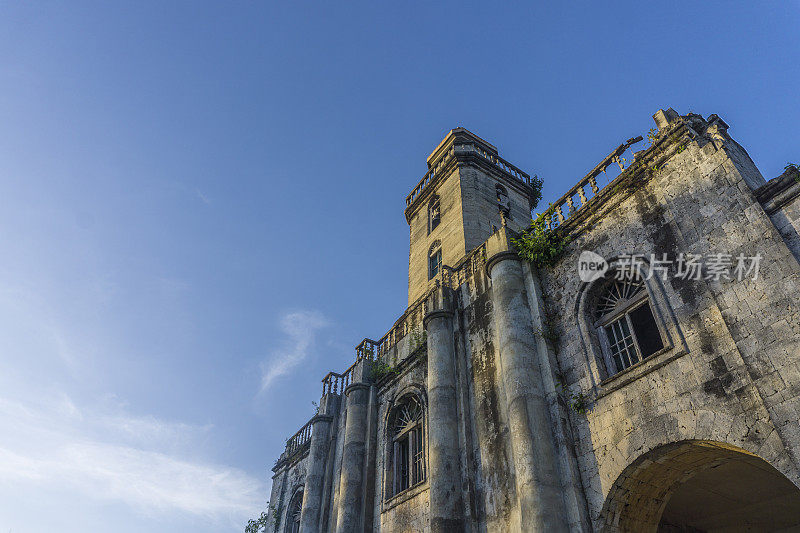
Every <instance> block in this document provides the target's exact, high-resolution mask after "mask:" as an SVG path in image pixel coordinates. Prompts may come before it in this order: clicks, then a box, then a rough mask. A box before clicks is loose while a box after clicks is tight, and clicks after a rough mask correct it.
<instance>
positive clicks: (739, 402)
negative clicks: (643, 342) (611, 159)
mask: <svg viewBox="0 0 800 533" xmlns="http://www.w3.org/2000/svg"><path fill="white" fill-rule="evenodd" d="M695 128H697V129H700V130H702V131H701V132H699V133H701V135H698V136H696V138H695V139H694V140H691V141H688V142H687V141H685V140H678V141H675V142H679V143H681V144H680V145H679V146H678V147H677V149H675V148H671V147H669V146H663V147H662V149H663V150H672V151H673V153H672V155H671V156H669V157H668V158H667V159H666V160H664V161H663V162H662V163H661V164H660V165H659V166H657V167H656V169H655V170H653V167H655V165H653V167H650V168H649V169H648V172H647V175H644V176H642V177H641V178H639V179H640V180H642V181H643V180H645V179H646V181H644V182H641V181H640V182H639V183H636V184H635V186H634V187H633V188H631V189H626V188H624V187H621V188H620V191H619V193H618V195H617V196H618V198H610V199H609V200H607V201H606V203H605V205H604V208H601V209H598V210H597V211H596V212H595V213H593V215H592V216H590V217H587V218H586V220H584V221H583V222H582V227H581V228H580V232H579V236H578V238H577V239H576V240H575V241H574V242H573V243H572V244H571V245H570V247H569V251H568V253H567V254H566V255H565V257H564V258H563V259H562V260H561V261H560V262H559V264H558V265H556V266H555V267H554V268H553V269H552V270H549V271H546V272H543V274H542V276H543V280H544V292H545V295H546V305H547V309H546V311H547V313H548V315H549V316H550V317H551V319H552V321H553V325H554V328H555V331H556V334H557V335H558V337H559V341H558V351H557V353H558V364H559V367H560V369H561V372H562V373H563V376H564V378H565V381H566V384H567V385H568V387H569V388H570V389H571V391H573V393H577V392H578V391H580V392H583V393H584V394H586V395H588V396H589V397H590V398H591V402H592V405H591V410H590V411H589V412H588V413H586V414H578V413H575V412H572V413H571V416H570V418H571V423H572V429H573V433H574V434H575V435H576V437H577V444H576V451H577V453H578V457H579V462H580V468H581V477H582V479H583V481H584V484H585V493H586V496H587V499H588V502H589V506H590V510H591V516H592V520H593V522H594V524H595V527H596V528H600V527H601V526H602V525H603V524H606V521H607V520H613V517H612V516H605V515H604V512H606V514H607V511H608V509H607V508H606V509H605V511H604V505H606V504H607V497H608V495H609V493H610V492H611V490H612V487H613V486H614V484H615V483H616V482H617V480H618V478H619V476H620V474H621V473H622V472H623V470H624V469H625V468H626V467H627V466H628V465H630V464H631V463H632V462H634V461H635V460H636V459H637V458H638V457H640V456H641V455H642V454H644V453H646V452H648V451H650V450H653V449H656V448H658V447H659V446H662V445H665V444H668V443H671V442H679V441H684V440H710V441H718V442H724V443H729V444H732V445H735V446H738V447H739V448H742V449H744V450H748V451H751V452H752V453H755V454H757V455H759V456H761V457H762V458H764V459H766V460H767V461H768V462H770V463H771V464H772V465H773V466H775V467H776V468H778V470H780V471H781V472H782V473H783V474H784V475H786V476H787V477H788V478H789V479H791V480H793V481H794V482H795V483H798V482H800V476H799V475H798V463H797V453H798V446H800V434H798V430H800V428H798V427H797V423H796V420H797V419H798V417H797V414H798V412H800V411H798V407H799V406H800V404H798V401H800V374H798V366H797V363H798V356H799V355H800V344H798V342H799V341H798V339H800V308H798V304H799V303H800V266H799V265H798V262H797V260H796V259H795V258H794V257H792V255H791V254H790V252H789V249H788V248H787V247H786V245H785V244H784V242H783V240H782V239H781V236H780V235H779V234H778V232H777V230H776V229H775V227H774V226H773V225H772V223H771V222H770V219H769V218H768V216H767V215H766V213H765V212H764V211H763V209H762V208H761V206H760V204H759V203H758V202H757V200H756V198H755V196H754V194H753V190H752V188H751V187H753V186H759V185H760V184H761V183H763V178H761V177H760V173H758V170H757V169H756V168H755V166H754V165H753V164H752V162H751V161H750V158H749V157H747V154H746V153H745V152H744V150H743V149H741V147H739V146H738V145H737V144H735V143H733V142H732V141H731V140H730V138H729V137H728V136H727V133H725V129H726V128H722V127H714V125H713V124H712V125H709V124H708V123H705V121H703V123H700V122H699V121H698V123H697V124H696V125H695ZM710 130H713V131H710ZM582 250H591V251H594V252H595V253H598V254H600V255H601V256H603V257H606V258H611V257H615V256H619V255H620V254H644V255H645V256H646V257H649V256H650V254H651V253H655V254H657V257H660V256H661V254H663V253H667V254H669V256H671V257H675V255H676V254H678V253H680V252H685V253H695V254H704V255H706V256H707V255H708V254H710V253H715V252H721V253H727V254H731V255H732V256H733V257H736V255H737V254H739V253H744V254H745V255H746V256H754V255H756V254H757V253H760V254H761V255H762V256H763V257H764V259H763V260H762V262H761V273H760V276H759V279H758V280H745V281H742V282H739V281H735V280H734V281H727V280H723V281H721V282H717V281H713V280H699V281H692V280H681V279H677V278H675V277H674V275H673V274H674V272H670V275H669V276H668V279H667V280H666V281H662V280H660V279H658V277H657V276H656V277H654V278H653V279H652V280H651V281H649V282H648V291H649V292H650V295H651V301H653V302H654V304H655V305H654V308H655V309H654V312H655V314H657V315H658V316H657V319H658V320H659V322H660V323H661V326H662V333H663V334H664V336H665V337H667V336H669V337H670V338H669V343H670V344H671V346H670V347H668V348H667V349H666V350H664V351H662V352H661V353H659V354H657V355H656V356H654V357H652V358H651V359H649V360H646V361H645V362H644V363H643V364H641V365H639V366H637V367H634V368H632V369H630V370H628V371H624V372H622V373H620V374H618V375H614V376H610V375H609V372H608V369H606V368H605V366H604V364H603V361H602V359H601V358H600V357H598V347H597V345H596V344H597V341H596V339H594V338H593V332H592V331H591V328H590V327H585V326H584V327H581V324H582V323H585V319H583V318H582V317H581V316H580V315H581V313H584V312H585V309H584V308H583V307H582V305H581V303H582V302H581V298H586V297H587V296H586V295H587V293H589V292H590V291H591V287H586V286H585V284H583V283H582V282H581V281H580V279H578V276H577V263H578V254H579V253H580V252H581V251H582ZM792 421H793V422H792ZM609 523H610V522H609Z"/></svg>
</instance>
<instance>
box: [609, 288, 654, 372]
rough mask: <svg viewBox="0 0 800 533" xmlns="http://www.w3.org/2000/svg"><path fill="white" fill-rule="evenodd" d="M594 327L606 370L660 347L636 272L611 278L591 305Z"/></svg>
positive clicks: (617, 369)
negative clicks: (620, 277)
mask: <svg viewBox="0 0 800 533" xmlns="http://www.w3.org/2000/svg"><path fill="white" fill-rule="evenodd" d="M594 319H595V327H596V328H597V331H598V334H599V336H600V340H601V341H600V343H601V347H602V349H603V354H604V356H605V359H606V368H607V369H608V370H609V374H616V373H617V372H622V371H623V370H625V369H626V368H629V367H631V366H633V365H635V364H637V363H639V362H640V361H643V360H644V359H646V358H647V357H650V356H651V355H653V354H654V353H656V352H658V351H659V350H661V349H662V348H664V341H663V339H662V338H661V333H660V332H659V329H658V325H657V324H656V320H655V317H654V316H653V310H652V309H651V307H650V298H649V297H648V293H647V289H646V287H645V285H644V280H642V278H641V276H640V275H639V274H638V273H634V274H633V275H631V276H628V279H622V280H619V279H614V280H612V281H611V282H610V283H609V284H608V285H607V286H606V287H605V288H604V289H603V291H602V292H601V293H600V296H599V298H598V299H597V303H596V304H595V308H594Z"/></svg>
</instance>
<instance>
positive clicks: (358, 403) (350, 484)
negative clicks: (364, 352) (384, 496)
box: [336, 383, 370, 533]
mask: <svg viewBox="0 0 800 533" xmlns="http://www.w3.org/2000/svg"><path fill="white" fill-rule="evenodd" d="M369 390H370V386H369V385H368V384H367V383H353V384H352V385H350V386H348V387H347V388H346V389H345V391H344V393H345V395H346V396H347V402H346V410H347V420H346V422H345V429H344V450H343V452H342V474H341V479H340V481H339V491H340V496H339V505H338V509H337V515H338V518H337V520H336V531H337V533H353V532H355V531H359V530H361V529H362V528H363V525H362V524H361V523H360V522H361V514H362V513H361V508H362V505H364V503H365V502H364V453H365V450H366V437H367V431H366V430H367V414H368V413H367V404H368V402H369Z"/></svg>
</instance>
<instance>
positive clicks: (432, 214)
mask: <svg viewBox="0 0 800 533" xmlns="http://www.w3.org/2000/svg"><path fill="white" fill-rule="evenodd" d="M441 221H442V211H441V208H440V207H439V197H438V196H434V197H433V199H432V200H431V203H430V204H428V233H430V232H432V231H433V230H434V228H436V226H438V225H439V222H441Z"/></svg>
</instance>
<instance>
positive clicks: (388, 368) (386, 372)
mask: <svg viewBox="0 0 800 533" xmlns="http://www.w3.org/2000/svg"><path fill="white" fill-rule="evenodd" d="M399 373H400V372H399V371H398V370H397V367H395V366H392V365H390V364H389V363H387V362H385V361H375V362H374V363H372V379H374V380H375V381H379V380H381V379H383V378H384V377H386V376H396V375H397V374H399Z"/></svg>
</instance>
